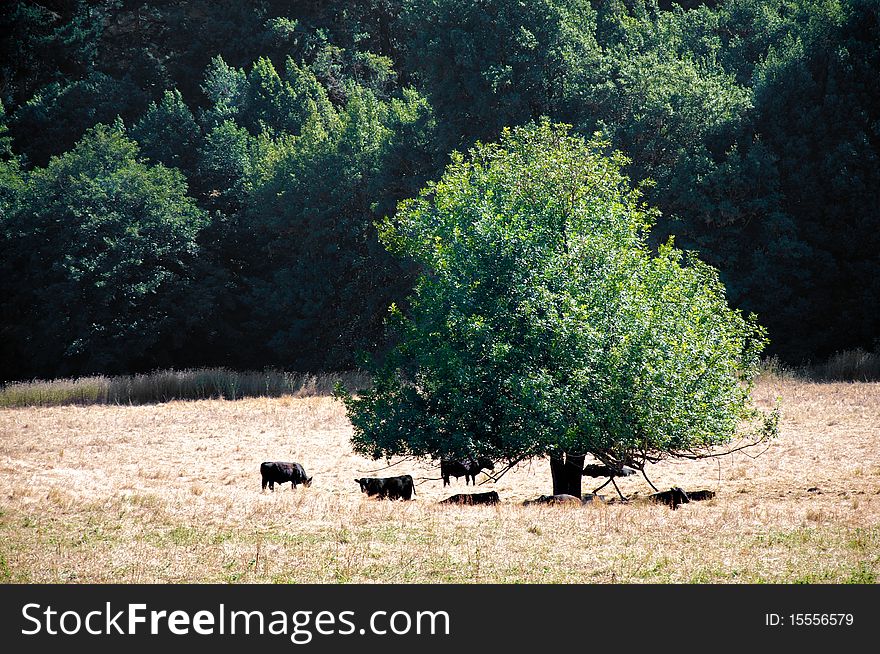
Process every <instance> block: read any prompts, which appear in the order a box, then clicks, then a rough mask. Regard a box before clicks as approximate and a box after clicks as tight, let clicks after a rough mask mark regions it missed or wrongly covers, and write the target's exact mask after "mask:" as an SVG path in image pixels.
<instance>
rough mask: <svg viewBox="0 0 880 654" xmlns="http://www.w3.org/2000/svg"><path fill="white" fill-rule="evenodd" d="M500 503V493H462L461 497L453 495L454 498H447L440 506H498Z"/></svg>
mask: <svg viewBox="0 0 880 654" xmlns="http://www.w3.org/2000/svg"><path fill="white" fill-rule="evenodd" d="M499 501H500V499H499V498H498V493H496V492H495V491H489V492H488V493H470V494H466V493H462V494H460V495H453V496H452V497H447V498H446V499H445V500H441V501H440V504H498V502H499Z"/></svg>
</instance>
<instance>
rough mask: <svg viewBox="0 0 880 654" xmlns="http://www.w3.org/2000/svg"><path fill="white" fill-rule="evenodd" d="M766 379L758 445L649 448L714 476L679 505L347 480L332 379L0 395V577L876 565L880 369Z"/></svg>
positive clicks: (725, 571)
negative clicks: (471, 496)
mask: <svg viewBox="0 0 880 654" xmlns="http://www.w3.org/2000/svg"><path fill="white" fill-rule="evenodd" d="M777 396H780V397H781V398H782V422H781V429H780V437H779V438H778V439H777V440H776V441H775V442H774V443H773V444H772V445H771V446H770V448H769V449H768V450H767V451H766V452H764V453H763V454H761V455H760V456H758V457H756V458H751V457H750V456H747V455H745V454H743V453H737V454H733V455H731V456H728V457H722V458H718V459H712V460H705V461H700V462H667V463H661V464H659V465H657V466H654V469H653V470H652V471H651V477H652V480H653V481H654V483H655V484H656V485H657V486H658V487H660V488H661V489H662V488H668V487H670V486H672V485H678V486H681V487H683V488H685V489H697V488H709V489H712V490H715V491H717V496H716V498H715V499H713V500H710V501H706V502H698V503H692V504H689V505H684V506H682V507H681V508H680V509H679V510H677V511H672V510H670V509H668V508H667V507H665V506H660V505H653V504H647V503H643V502H634V503H631V504H628V505H621V504H610V505H604V504H596V505H593V506H589V505H588V506H584V507H574V508H572V507H546V506H545V507H540V506H529V507H524V506H522V505H521V502H522V500H524V499H527V498H533V497H536V496H537V495H540V494H542V493H547V492H549V490H550V486H551V484H550V473H549V466H548V464H547V462H546V461H533V462H532V463H531V464H526V465H522V466H520V467H519V468H517V469H515V470H513V471H511V472H510V473H508V474H507V475H506V476H504V477H503V478H502V479H501V480H500V481H499V482H498V483H496V484H494V485H493V484H486V485H484V486H482V487H480V488H479V490H489V489H490V488H494V489H495V490H497V491H498V493H499V495H500V496H501V498H502V504H501V505H499V506H497V507H457V506H446V505H438V504H437V501H438V500H440V499H442V498H444V497H446V496H448V495H449V494H451V493H455V492H465V491H466V490H467V491H470V490H471V488H467V489H466V488H465V484H464V478H461V479H459V480H458V481H457V482H456V481H455V480H453V485H452V486H451V487H448V488H446V489H444V488H443V487H442V483H441V482H440V481H439V480H438V481H425V482H424V483H421V484H420V485H418V486H417V489H416V492H417V495H416V498H415V500H414V501H412V502H390V501H381V500H371V499H367V498H366V497H365V496H362V495H361V493H360V492H359V488H358V486H357V484H355V483H354V481H353V479H354V478H355V477H359V476H363V475H367V474H368V473H370V471H375V470H377V469H378V468H381V467H382V466H383V462H373V461H369V460H366V459H363V458H360V457H358V456H355V455H354V454H352V452H351V449H350V447H349V443H348V439H349V435H350V432H351V427H350V425H349V424H348V422H347V420H346V418H345V413H344V410H343V409H342V407H341V405H340V404H339V403H337V402H336V401H334V400H333V399H332V398H329V397H281V398H272V399H268V398H258V399H246V400H240V401H235V402H232V401H223V400H207V401H197V402H170V403H167V404H158V405H150V406H112V405H95V406H86V407H82V406H66V407H50V408H18V409H2V410H0V581H4V582H12V583H22V582H31V583H48V582H71V583H96V582H108V583H146V582H172V583H173V582H345V583H359V582H379V583H385V582H399V583H416V582H460V583H490V582H496V583H520V582H522V583H568V582H575V583H580V582H586V583H610V582H618V583H641V582H656V583H679V582H685V583H687V582H693V583H740V582H771V583H773V582H782V583H795V582H803V583H818V582H827V583H874V582H876V581H877V579H878V577H880V384H878V383H873V384H871V383H855V384H847V383H827V384H814V383H807V382H802V381H796V380H790V379H781V378H778V377H774V378H769V379H765V380H763V381H761V383H760V384H759V385H758V387H757V389H756V399H757V400H758V401H759V402H760V403H761V404H762V405H765V406H771V405H772V403H773V401H774V399H775V397H777ZM753 454H754V453H753ZM264 460H292V461H299V462H301V463H303V465H304V466H305V468H306V470H307V472H308V473H309V474H313V475H314V483H313V485H312V487H311V488H308V489H304V488H302V487H300V488H299V489H298V490H296V491H293V490H291V488H290V485H289V484H285V485H284V486H282V487H281V490H278V489H277V488H276V491H275V492H274V493H270V492H268V491H266V492H265V493H263V492H261V490H260V474H259V465H260V462H262V461H264ZM404 473H410V474H412V475H413V476H414V477H416V481H417V483H418V482H419V480H420V478H425V477H431V478H437V477H439V470H438V469H437V468H436V467H432V466H431V465H429V464H427V463H426V464H424V465H421V464H415V463H413V462H404V463H402V464H400V465H397V466H395V467H393V468H391V469H390V470H387V471H382V472H379V473H376V475H377V476H384V475H390V474H404ZM484 478H485V477H483V476H481V477H480V478H478V481H479V480H482V479H484ZM584 481H585V491H586V490H590V489H591V486H590V484H591V483H592V482H594V480H592V479H590V478H585V480H584ZM596 483H599V482H596ZM620 485H621V488H622V490H623V491H624V492H625V493H627V494H634V493H639V494H640V495H643V496H644V495H646V494H648V493H649V492H651V491H650V488H649V486H648V485H647V484H646V483H645V481H644V480H643V479H642V478H641V477H638V478H633V477H630V478H627V479H624V480H621V482H620ZM813 488H817V489H818V490H809V489H813ZM609 489H610V493H609V494H608V497H611V496H612V495H613V494H614V491H613V489H612V488H611V486H608V487H606V488H605V489H603V491H602V492H603V493H606V492H607V491H609Z"/></svg>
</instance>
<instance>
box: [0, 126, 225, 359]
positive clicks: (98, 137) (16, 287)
mask: <svg viewBox="0 0 880 654" xmlns="http://www.w3.org/2000/svg"><path fill="white" fill-rule="evenodd" d="M26 182H27V183H26V185H25V186H24V188H23V189H22V191H21V193H20V194H19V198H18V200H17V202H16V206H15V209H14V210H13V211H11V212H10V213H8V214H4V215H3V216H2V232H0V243H2V254H3V257H2V259H3V265H4V275H3V280H2V284H3V287H2V289H0V290H2V296H3V302H4V307H3V309H4V310H3V320H4V323H6V324H4V331H7V332H9V333H10V337H11V339H12V340H13V341H14V347H15V350H16V352H18V354H19V357H18V361H19V364H20V365H21V366H22V367H21V368H20V369H19V370H17V371H16V372H17V373H18V374H19V375H22V374H25V375H27V376H33V375H81V374H86V373H93V372H107V373H117V372H132V371H135V370H143V369H148V368H152V367H156V366H161V365H170V364H171V363H172V362H173V361H174V355H175V353H179V352H180V350H181V348H182V347H183V345H184V342H185V339H186V336H187V332H188V331H189V330H190V329H191V327H192V325H193V324H194V323H196V322H197V321H199V320H200V318H201V317H202V316H204V315H205V314H206V312H207V308H208V307H207V306H206V305H207V304H208V303H210V297H209V296H208V295H207V294H205V293H190V291H191V289H192V287H193V285H194V281H195V280H196V279H198V278H199V276H200V272H201V271H200V269H199V265H200V264H199V262H198V248H197V245H196V239H197V237H198V234H199V232H200V230H201V229H202V228H203V226H204V224H205V220H206V218H205V215H204V214H203V212H202V211H201V210H199V209H198V207H197V206H196V204H195V202H194V201H193V200H192V199H191V198H189V197H188V196H187V194H186V183H185V181H184V178H183V176H182V175H181V174H180V173H179V172H178V171H176V170H173V169H168V168H165V167H164V166H162V165H156V166H150V165H147V164H145V163H143V162H142V161H140V160H139V159H138V150H137V144H136V143H135V142H134V141H132V140H131V139H129V138H128V137H127V136H126V135H125V132H124V128H123V127H122V125H121V123H120V122H117V123H115V124H113V125H109V126H105V125H99V126H97V127H95V128H93V129H91V130H89V131H88V132H87V133H86V135H85V136H84V137H83V139H82V140H81V141H80V142H79V143H78V144H77V145H76V147H75V148H74V149H73V150H71V151H70V152H68V153H66V154H65V155H64V156H62V157H55V158H53V159H52V160H51V161H50V162H49V164H48V165H47V166H46V167H45V168H37V169H35V170H33V171H31V172H30V173H29V174H28V176H27V179H26ZM7 321H10V322H7ZM7 374H10V373H7Z"/></svg>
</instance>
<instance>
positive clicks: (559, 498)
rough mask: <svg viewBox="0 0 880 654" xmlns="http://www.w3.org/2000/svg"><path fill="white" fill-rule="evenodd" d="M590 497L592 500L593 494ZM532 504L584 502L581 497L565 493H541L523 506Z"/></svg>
mask: <svg viewBox="0 0 880 654" xmlns="http://www.w3.org/2000/svg"><path fill="white" fill-rule="evenodd" d="M590 499H591V501H592V496H590ZM530 504H582V501H581V499H580V498H579V497H575V496H574V495H566V494H565V493H563V494H560V495H541V497H539V498H537V499H534V500H526V501H525V502H523V506H529V505H530Z"/></svg>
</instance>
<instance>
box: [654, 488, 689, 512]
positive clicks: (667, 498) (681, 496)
mask: <svg viewBox="0 0 880 654" xmlns="http://www.w3.org/2000/svg"><path fill="white" fill-rule="evenodd" d="M648 498H649V499H650V500H651V501H653V502H659V503H660V504H665V505H667V506H668V507H670V508H672V509H677V508H678V507H679V505H681V504H687V503H689V502H690V501H691V499H690V498H689V497H688V494H687V493H685V492H684V491H683V490H682V489H681V488H679V487H678V486H673V487H672V488H670V489H669V490H668V491H663V492H661V493H654V494H653V495H649V496H648Z"/></svg>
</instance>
